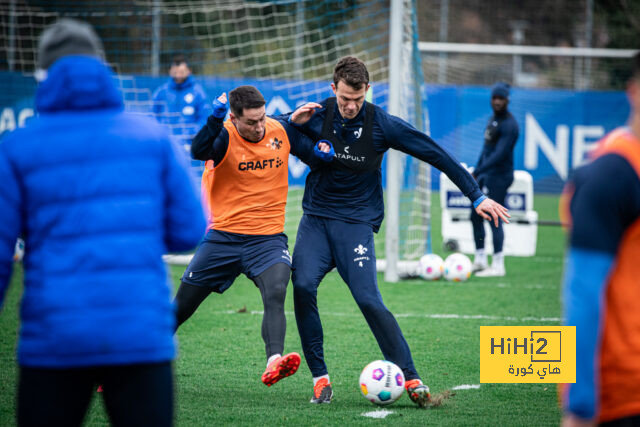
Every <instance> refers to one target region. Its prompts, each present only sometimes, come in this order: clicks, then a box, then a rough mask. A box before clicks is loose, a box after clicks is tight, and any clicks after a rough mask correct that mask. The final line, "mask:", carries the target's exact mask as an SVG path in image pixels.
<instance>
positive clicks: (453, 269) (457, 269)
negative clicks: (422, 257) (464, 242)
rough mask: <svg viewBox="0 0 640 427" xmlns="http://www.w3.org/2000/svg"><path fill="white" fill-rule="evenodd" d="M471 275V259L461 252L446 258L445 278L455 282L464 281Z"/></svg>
mask: <svg viewBox="0 0 640 427" xmlns="http://www.w3.org/2000/svg"><path fill="white" fill-rule="evenodd" d="M469 276H471V260H470V259H469V258H468V257H467V256H466V255H464V254H461V253H459V252H457V253H455V254H451V255H449V256H448V257H447V259H445V260H444V278H445V279H447V280H451V281H454V282H464V281H465V280H467V279H468V278H469Z"/></svg>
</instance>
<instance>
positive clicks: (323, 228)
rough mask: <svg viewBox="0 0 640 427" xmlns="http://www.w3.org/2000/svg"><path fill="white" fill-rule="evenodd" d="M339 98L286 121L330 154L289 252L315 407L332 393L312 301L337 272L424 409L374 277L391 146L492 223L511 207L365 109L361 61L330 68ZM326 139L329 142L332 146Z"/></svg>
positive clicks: (311, 183)
mask: <svg viewBox="0 0 640 427" xmlns="http://www.w3.org/2000/svg"><path fill="white" fill-rule="evenodd" d="M331 87H332V89H333V91H334V93H335V95H336V96H335V97H332V98H328V99H326V100H324V101H322V102H321V103H320V104H317V103H313V102H311V103H307V104H305V105H303V106H302V107H300V108H298V109H297V110H296V111H295V112H293V113H292V115H291V116H290V117H289V120H290V121H291V122H292V123H296V124H297V125H300V129H301V130H302V131H303V132H305V133H307V134H308V135H309V136H310V137H311V138H312V139H314V140H316V141H318V140H321V141H320V142H318V143H317V145H316V148H317V149H323V148H326V147H327V146H331V149H332V151H334V152H335V156H334V159H333V161H332V162H330V163H328V164H324V165H320V166H319V167H312V168H311V172H310V173H309V176H308V177H307V181H306V185H305V191H304V197H303V200H302V207H303V211H304V214H303V217H302V219H301V221H300V226H299V228H298V236H297V239H296V245H295V249H294V252H293V286H294V303H295V314H296V321H297V323H298V330H299V332H300V338H301V340H302V348H303V350H304V354H305V358H306V360H307V364H308V365H309V368H310V370H311V373H312V375H313V381H314V394H313V398H312V399H311V402H312V403H329V402H330V401H331V397H332V395H333V391H332V389H331V385H330V384H331V383H330V381H329V375H328V371H327V366H326V364H325V362H324V354H323V333H322V325H321V323H320V316H319V314H318V305H317V301H316V295H317V290H318V286H319V285H320V281H321V280H322V278H323V277H324V276H325V274H327V273H328V272H329V271H330V270H331V269H333V268H334V267H337V269H338V272H339V273H340V275H341V277H342V278H343V279H344V280H345V282H346V283H347V285H348V286H349V289H350V290H351V293H352V295H353V297H354V299H355V301H356V303H357V304H358V306H359V307H360V310H361V311H362V313H363V314H364V316H365V318H366V320H367V323H368V324H369V327H370V328H371V330H372V332H373V334H374V336H375V338H376V340H377V341H378V345H379V346H380V349H381V350H382V354H383V355H384V357H385V358H386V359H387V360H390V361H392V362H394V363H395V364H397V365H398V366H399V367H400V368H401V369H402V370H403V372H404V375H405V378H406V379H407V382H406V389H407V392H408V393H409V396H410V398H411V400H413V401H414V402H415V403H416V404H418V405H419V406H421V407H422V406H427V405H428V403H429V399H430V394H429V388H428V387H427V386H426V385H424V384H423V383H422V381H421V380H420V376H419V375H418V372H417V371H416V368H415V367H414V364H413V360H412V357H411V352H410V350H409V346H408V345H407V342H406V340H405V338H404V336H403V335H402V332H401V331H400V327H399V326H398V322H397V321H396V319H395V318H394V316H393V314H391V312H390V311H389V310H388V309H387V307H385V305H384V303H383V302H382V297H381V295H380V291H379V290H378V284H377V279H376V259H375V254H374V244H373V233H374V232H378V229H379V228H380V223H381V222H382V218H383V215H384V206H383V197H382V184H381V170H380V164H381V162H382V157H383V155H384V153H385V151H387V150H388V149H389V148H395V149H397V150H401V151H403V152H405V153H408V154H410V155H412V156H414V157H417V158H419V159H421V160H423V161H427V162H429V163H430V164H432V165H434V166H436V167H438V169H440V170H442V171H443V172H444V173H446V174H447V175H448V176H449V177H450V178H451V180H452V181H453V182H454V183H455V184H456V185H457V186H458V187H459V188H460V189H461V190H462V192H463V193H464V194H465V195H466V196H467V197H468V198H469V199H470V200H471V201H472V202H473V205H474V206H475V207H476V210H477V212H478V213H479V214H480V215H482V216H483V217H485V218H486V219H491V218H493V220H494V222H495V224H496V225H497V224H498V221H499V220H500V218H502V219H503V220H504V221H508V220H507V217H508V214H507V213H506V209H505V208H503V207H502V206H501V205H499V204H498V203H496V202H494V201H493V200H491V199H489V198H487V197H486V196H484V195H483V194H482V192H481V191H480V189H479V188H478V184H477V183H476V181H475V180H474V179H473V178H472V177H471V175H470V174H469V173H468V172H467V171H466V170H465V169H464V168H463V167H462V166H461V165H460V164H459V163H458V162H457V161H456V160H455V159H454V158H452V157H451V156H450V155H449V154H448V153H447V152H446V151H445V150H443V149H442V148H441V147H440V146H438V144H436V143H435V142H434V141H433V140H432V139H431V138H429V137H428V136H427V135H425V134H424V133H422V132H419V131H418V130H416V129H415V128H413V127H412V126H411V125H409V124H408V123H406V122H404V121H403V120H401V119H399V118H398V117H395V116H392V115H390V114H387V113H386V112H384V110H382V109H381V108H380V107H378V106H376V105H373V104H371V103H368V102H365V95H366V93H367V90H368V89H369V73H368V71H367V68H366V66H365V64H364V63H363V62H362V61H360V60H359V59H357V58H355V57H345V58H342V59H341V60H340V61H339V62H338V64H337V65H336V67H335V69H334V74H333V83H332V84H331ZM327 141H330V142H327Z"/></svg>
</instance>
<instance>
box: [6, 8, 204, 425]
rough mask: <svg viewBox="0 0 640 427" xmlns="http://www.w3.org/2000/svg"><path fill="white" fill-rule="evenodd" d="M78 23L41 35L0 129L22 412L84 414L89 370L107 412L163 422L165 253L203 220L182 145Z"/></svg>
mask: <svg viewBox="0 0 640 427" xmlns="http://www.w3.org/2000/svg"><path fill="white" fill-rule="evenodd" d="M101 57H102V43H101V42H100V39H99V38H98V36H97V35H96V33H95V32H94V30H93V29H92V28H91V26H89V25H88V24H86V23H83V22H79V21H76V20H71V19H61V20H59V21H57V22H56V23H54V24H53V25H51V26H50V27H49V28H47V29H46V30H45V31H44V32H43V33H42V35H41V36H40V39H39V43H38V68H39V71H38V72H37V73H36V76H37V77H38V79H39V80H40V84H39V86H38V89H37V92H36V98H35V104H36V108H37V110H38V112H39V116H38V117H37V118H34V119H33V120H32V121H31V122H30V123H29V124H28V125H27V126H26V127H25V128H22V129H19V130H16V131H15V132H13V133H11V134H9V135H7V136H6V137H5V138H4V139H3V140H2V141H1V142H0V182H2V185H1V186H0V206H2V209H0V307H1V305H2V303H3V300H4V295H5V291H6V288H7V286H8V283H9V279H10V277H11V270H12V255H13V252H14V244H15V242H16V238H17V237H18V235H23V236H24V240H25V245H26V248H27V250H26V255H25V257H24V260H23V262H24V272H25V273H24V293H23V296H22V301H21V310H20V334H19V341H18V349H17V362H18V365H19V378H18V390H17V411H16V412H17V421H18V424H19V425H45V424H50V425H80V424H81V423H82V420H83V418H84V416H85V413H86V411H87V408H88V406H89V403H90V401H91V397H92V393H93V390H95V386H96V385H97V384H103V385H104V393H103V398H104V402H105V407H106V410H107V413H108V414H109V417H110V420H111V422H112V423H113V424H116V425H118V424H119V425H153V426H158V425H161V426H166V425H171V424H172V422H173V373H172V360H173V359H174V358H175V356H176V347H175V343H174V339H173V331H174V329H175V315H174V310H173V306H172V304H171V282H170V279H169V277H168V275H167V271H166V267H165V264H164V263H163V261H162V255H163V254H164V253H166V252H170V251H185V250H188V249H191V248H193V247H195V246H196V245H197V243H198V241H199V240H200V237H201V236H202V233H203V231H204V230H205V227H206V224H205V220H204V213H203V209H202V206H201V204H200V202H199V200H198V197H197V188H196V185H195V183H194V182H193V181H192V179H191V177H190V176H189V173H188V170H187V166H186V156H185V155H184V153H182V150H181V149H180V148H179V147H175V146H174V144H173V143H172V142H171V141H170V139H169V136H168V135H167V133H166V130H165V129H163V128H162V126H160V125H159V124H158V123H157V122H156V121H155V120H153V119H152V118H148V117H143V116H139V115H130V114H127V113H125V112H123V101H122V95H121V93H120V92H119V91H118V90H117V88H116V86H115V84H114V81H113V80H114V79H113V75H112V73H111V72H110V71H109V69H108V67H107V66H105V64H104V63H103V61H102V59H101Z"/></svg>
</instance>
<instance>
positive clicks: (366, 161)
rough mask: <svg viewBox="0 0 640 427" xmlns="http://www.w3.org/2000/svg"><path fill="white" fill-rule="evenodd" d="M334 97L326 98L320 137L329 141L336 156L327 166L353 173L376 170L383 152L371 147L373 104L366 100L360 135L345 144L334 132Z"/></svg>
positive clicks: (380, 162)
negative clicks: (353, 140)
mask: <svg viewBox="0 0 640 427" xmlns="http://www.w3.org/2000/svg"><path fill="white" fill-rule="evenodd" d="M335 105H336V98H335V97H332V98H329V99H327V104H326V112H327V113H326V115H325V118H324V123H323V125H322V133H321V138H322V139H326V140H328V141H330V142H331V143H332V144H333V148H334V150H335V152H336V156H335V158H334V159H333V161H332V162H331V163H328V164H327V167H330V168H333V169H337V170H342V171H349V172H355V173H364V172H372V171H375V170H378V169H379V168H380V165H381V164H382V158H383V156H384V153H379V152H377V151H376V150H374V148H373V116H374V113H375V110H374V106H373V104H371V103H369V102H366V103H365V105H364V106H365V111H364V113H365V114H364V124H363V126H362V135H361V136H360V138H358V139H357V140H356V141H355V142H353V143H351V144H347V143H346V142H345V141H343V140H342V138H340V136H338V134H337V133H336V132H334V126H333V116H334V109H335Z"/></svg>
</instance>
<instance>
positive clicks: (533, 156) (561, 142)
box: [524, 113, 569, 180]
mask: <svg viewBox="0 0 640 427" xmlns="http://www.w3.org/2000/svg"><path fill="white" fill-rule="evenodd" d="M538 147H540V150H541V151H542V152H543V153H544V155H545V156H547V159H549V163H551V166H553V168H554V169H555V170H556V172H557V173H558V175H560V178H562V179H563V180H566V179H567V176H568V175H569V127H568V126H567V125H558V126H556V145H555V146H554V145H553V143H552V142H551V140H550V139H549V137H548V136H547V134H546V133H544V131H543V130H542V128H541V127H540V125H539V124H538V122H537V121H536V119H535V117H533V115H532V114H531V113H526V114H525V136H524V167H525V168H527V169H529V170H535V169H537V168H538Z"/></svg>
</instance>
